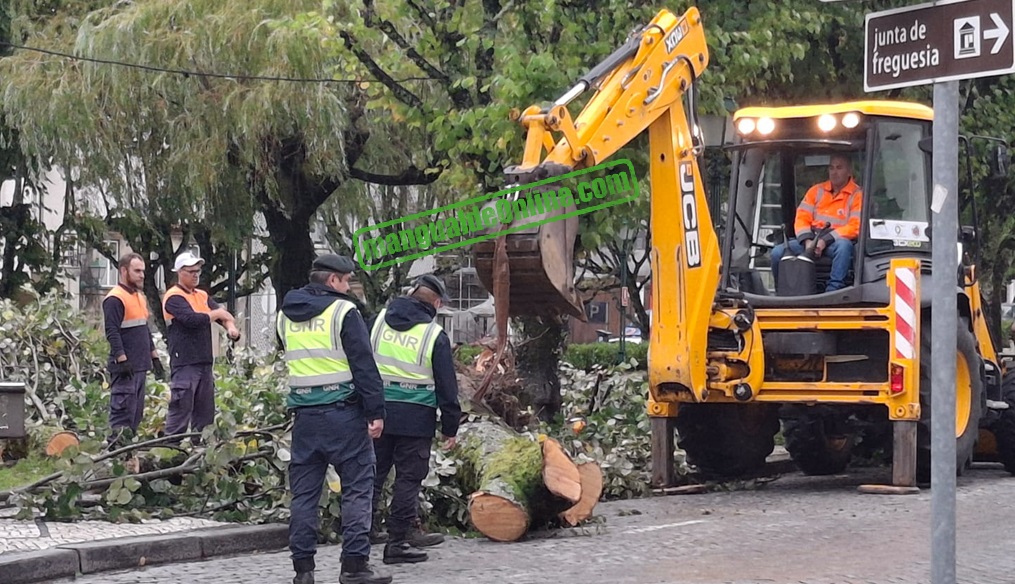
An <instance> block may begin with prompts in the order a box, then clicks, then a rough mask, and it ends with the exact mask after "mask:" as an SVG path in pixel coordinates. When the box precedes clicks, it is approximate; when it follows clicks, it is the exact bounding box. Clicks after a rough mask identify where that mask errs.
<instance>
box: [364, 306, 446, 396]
mask: <svg viewBox="0 0 1015 584" xmlns="http://www.w3.org/2000/svg"><path fill="white" fill-rule="evenodd" d="M387 312H388V311H387V309H384V310H382V311H381V313H380V314H378V315H377V319H376V320H375V321H374V328H373V330H372V331H371V333H370V343H371V344H372V345H373V349H374V360H375V361H376V362H377V370H378V371H379V372H380V374H381V379H382V380H383V381H384V399H385V400H386V401H400V402H408V403H414V404H420V405H425V406H428V407H431V408H434V409H436V408H437V394H436V393H435V389H436V384H435V382H434V377H433V348H434V344H436V342H437V336H438V335H440V333H441V332H443V330H444V329H442V328H441V326H440V325H439V324H437V323H436V322H428V323H419V324H417V325H416V326H414V327H412V328H410V329H409V330H407V331H399V330H395V329H393V328H391V327H390V326H388V323H386V322H385V321H384V317H385V315H386V314H387Z"/></svg>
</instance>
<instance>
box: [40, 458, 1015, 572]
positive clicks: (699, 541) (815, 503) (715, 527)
mask: <svg viewBox="0 0 1015 584" xmlns="http://www.w3.org/2000/svg"><path fill="white" fill-rule="evenodd" d="M888 478H889V470H888V469H876V470H861V471H855V470H854V471H850V474H848V475H844V476H835V477H804V476H802V475H800V474H799V473H794V474H790V475H785V476H782V477H780V478H778V479H777V480H774V481H772V482H769V483H766V484H764V485H761V486H760V487H759V486H756V487H755V488H752V489H747V490H733V491H729V492H712V493H705V494H699V495H671V496H659V497H652V498H648V499H641V500H635V501H617V502H610V503H601V504H600V505H599V506H598V507H597V508H596V513H597V514H598V515H599V516H600V517H601V521H602V523H601V524H600V525H598V526H595V527H590V528H588V529H586V530H585V531H584V533H565V534H558V535H557V536H555V537H538V538H530V539H528V540H526V541H522V542H516V543H495V542H491V541H489V540H486V539H457V538H456V539H450V540H448V541H447V542H445V543H444V544H443V545H441V546H439V547H436V548H429V550H430V560H429V561H427V562H424V563H421V564H415V565H401V566H384V565H383V564H380V553H381V547H380V546H375V548H374V552H373V558H372V561H373V563H375V564H376V565H378V566H379V567H380V569H382V570H386V571H387V572H388V573H390V574H392V575H393V576H394V582H396V583H397V582H406V583H412V584H425V583H434V584H460V583H465V582H483V583H501V582H503V583H512V584H528V583H543V582H547V583H549V582H554V583H556V582H567V583H581V584H591V583H598V582H603V583H606V582H609V583H657V582H658V583H661V582H667V583H673V584H685V583H686V584H692V583H694V584H698V583H710V584H747V583H751V584H757V583H787V584H789V583H792V584H833V583H834V584H858V583H877V584H909V583H914V584H915V583H921V584H923V583H928V582H930V534H931V531H930V530H931V528H930V491H929V490H923V491H921V492H920V493H919V494H916V495H908V496H905V495H890V496H889V495H864V494H860V493H858V492H857V491H856V486H857V485H860V484H862V483H869V482H875V481H878V480H881V481H885V480H888ZM957 509H958V517H957V523H958V537H957V550H958V551H957V556H958V557H957V575H958V581H959V582H962V583H970V584H974V583H975V584H1001V583H1004V584H1010V583H1013V582H1015V477H1011V476H1009V475H1008V474H1007V473H1005V472H1004V471H1003V470H1002V469H1000V468H998V467H995V466H977V467H976V468H974V469H973V470H971V471H970V472H969V473H968V475H967V476H966V477H961V478H960V479H959V488H958V493H957ZM339 553H340V549H339V548H338V547H336V546H329V547H325V548H322V549H320V550H319V551H318V557H317V563H318V571H317V582H318V584H328V583H337V582H338V569H339V565H340V560H339ZM292 575H293V573H292V571H291V564H290V561H289V558H288V554H287V553H285V552H282V553H274V554H259V555H248V556H242V557H230V558H224V559H216V560H210V561H205V562H196V563H188V564H175V565H167V566H154V567H150V568H146V569H142V570H134V571H130V572H118V573H103V574H97V575H92V576H84V577H80V578H78V579H76V580H73V582H75V583H76V584H92V583H99V582H102V583H105V584H121V583H123V584H126V583H132V584H135V583H159V584H176V583H179V584H193V583H200V582H208V583H215V584H265V583H269V582H271V583H283V582H290V581H291V578H292ZM60 582H71V581H70V580H61V581H60Z"/></svg>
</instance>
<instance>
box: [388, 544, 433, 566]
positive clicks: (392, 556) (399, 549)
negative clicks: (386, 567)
mask: <svg viewBox="0 0 1015 584" xmlns="http://www.w3.org/2000/svg"><path fill="white" fill-rule="evenodd" d="M426 560H427V555H426V552H424V551H421V550H418V549H416V548H414V547H412V545H410V544H409V542H408V541H406V540H402V541H397V542H388V544H387V545H385V546H384V563H385V564H416V563H419V562H425V561H426Z"/></svg>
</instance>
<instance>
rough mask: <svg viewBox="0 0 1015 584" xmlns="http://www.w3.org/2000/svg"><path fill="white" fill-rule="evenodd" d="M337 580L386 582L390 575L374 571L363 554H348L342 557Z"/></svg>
mask: <svg viewBox="0 0 1015 584" xmlns="http://www.w3.org/2000/svg"><path fill="white" fill-rule="evenodd" d="M338 581H339V582H340V583H341V584H388V583H389V582H391V576H388V575H386V574H381V573H380V572H375V571H374V569H373V568H372V567H371V566H370V563H369V562H368V561H367V558H366V557H365V556H349V557H346V558H342V573H341V574H339V575H338Z"/></svg>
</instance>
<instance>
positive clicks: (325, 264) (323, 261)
mask: <svg viewBox="0 0 1015 584" xmlns="http://www.w3.org/2000/svg"><path fill="white" fill-rule="evenodd" d="M312 269H313V270H314V271H317V270H322V271H325V272H335V273H336V274H351V273H352V272H353V271H355V269H356V264H355V263H353V261H352V260H351V259H350V258H348V257H347V256H343V255H338V254H334V253H326V254H324V255H322V256H318V257H317V259H316V260H314V265H313V268H312Z"/></svg>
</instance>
